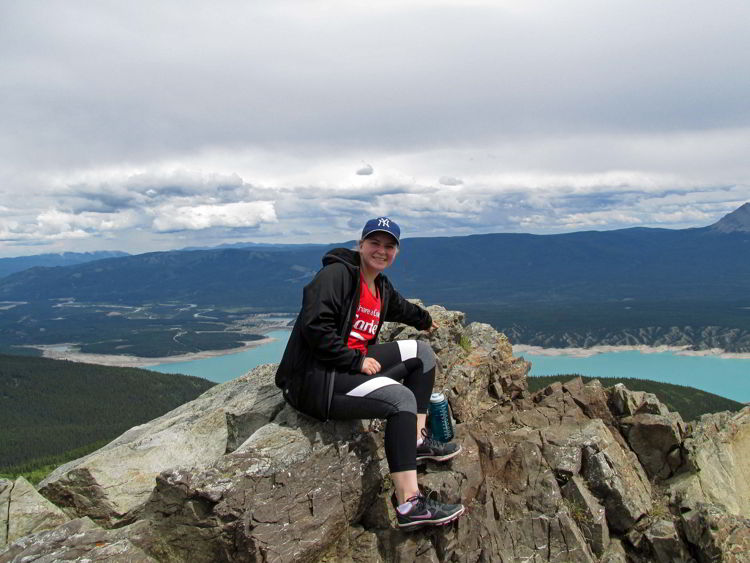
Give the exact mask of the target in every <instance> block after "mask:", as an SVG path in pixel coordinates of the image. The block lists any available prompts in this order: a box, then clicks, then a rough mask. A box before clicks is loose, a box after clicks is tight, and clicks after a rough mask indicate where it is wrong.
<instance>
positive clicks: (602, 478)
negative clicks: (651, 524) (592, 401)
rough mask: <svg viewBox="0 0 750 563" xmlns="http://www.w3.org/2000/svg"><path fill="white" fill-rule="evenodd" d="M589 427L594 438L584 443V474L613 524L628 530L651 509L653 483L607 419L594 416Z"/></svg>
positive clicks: (620, 529)
mask: <svg viewBox="0 0 750 563" xmlns="http://www.w3.org/2000/svg"><path fill="white" fill-rule="evenodd" d="M586 431H587V433H588V434H589V435H590V436H591V437H592V438H593V439H590V440H588V443H585V445H584V447H583V469H582V474H583V477H584V478H585V480H586V484H587V485H588V487H589V488H590V490H591V491H592V492H593V493H594V494H595V495H596V496H597V497H598V498H599V499H601V501H602V504H603V505H604V507H605V508H606V514H607V522H608V523H609V527H610V528H611V529H612V530H614V531H616V532H625V531H627V530H628V529H630V528H631V527H632V526H633V525H634V524H635V523H636V522H637V521H638V520H639V519H640V518H641V517H642V516H644V515H645V514H646V513H647V512H648V511H649V510H650V509H651V483H650V482H649V480H648V477H647V476H646V473H645V472H644V471H643V468H642V467H641V465H640V464H639V463H638V458H637V457H636V456H635V454H634V453H633V452H632V451H630V450H626V449H624V448H622V447H621V446H620V444H618V443H617V441H616V440H614V438H613V437H612V434H611V432H610V431H609V429H608V428H607V427H606V426H605V425H604V423H603V422H601V421H600V420H592V421H591V422H590V423H589V424H588V426H587V428H586Z"/></svg>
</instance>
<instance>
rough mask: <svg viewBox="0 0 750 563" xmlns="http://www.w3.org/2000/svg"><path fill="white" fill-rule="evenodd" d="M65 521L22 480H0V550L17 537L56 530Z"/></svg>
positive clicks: (59, 513)
mask: <svg viewBox="0 0 750 563" xmlns="http://www.w3.org/2000/svg"><path fill="white" fill-rule="evenodd" d="M68 520H69V518H68V517H67V516H66V515H65V513H64V512H63V511H62V510H60V509H59V508H58V507H57V506H55V505H54V504H52V503H51V502H50V501H48V500H47V499H46V498H44V497H43V496H42V495H40V494H39V493H38V492H37V490H36V489H35V488H34V486H33V485H32V484H31V483H29V482H28V481H27V480H26V479H24V478H23V477H18V478H17V479H16V480H15V481H8V480H5V479H1V480H0V549H2V548H4V547H5V546H6V545H7V544H9V543H12V542H14V541H15V540H17V539H18V538H21V537H23V536H27V535H29V534H33V533H36V532H40V531H42V530H50V529H52V528H56V527H57V526H59V525H60V524H64V523H65V522H67V521H68Z"/></svg>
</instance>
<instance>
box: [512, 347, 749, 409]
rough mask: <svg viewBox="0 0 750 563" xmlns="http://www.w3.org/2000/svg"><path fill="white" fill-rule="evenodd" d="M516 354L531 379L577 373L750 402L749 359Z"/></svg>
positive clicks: (633, 353)
mask: <svg viewBox="0 0 750 563" xmlns="http://www.w3.org/2000/svg"><path fill="white" fill-rule="evenodd" d="M516 355H519V354H516ZM520 355H521V356H523V357H524V358H525V359H526V360H528V361H530V362H531V375H532V376H534V375H557V374H569V373H577V374H580V375H586V376H589V377H637V378H640V379H651V380H653V381H662V382H664V383H676V384H677V385H688V386H690V387H695V388H696V389H702V390H703V391H708V392H709V393H714V394H716V395H721V396H723V397H727V398H729V399H734V400H735V401H739V402H741V403H747V402H750V360H741V359H729V358H720V357H718V356H680V355H677V354H675V353H673V352H659V353H654V354H644V353H641V352H638V351H635V350H626V351H622V352H606V353H603V354H597V355H595V356H589V357H586V358H576V357H572V356H540V355H534V354H526V353H524V354H520Z"/></svg>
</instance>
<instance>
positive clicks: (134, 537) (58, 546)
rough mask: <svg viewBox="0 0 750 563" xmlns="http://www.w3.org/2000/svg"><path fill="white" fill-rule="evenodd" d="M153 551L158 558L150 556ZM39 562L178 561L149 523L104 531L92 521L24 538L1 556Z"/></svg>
mask: <svg viewBox="0 0 750 563" xmlns="http://www.w3.org/2000/svg"><path fill="white" fill-rule="evenodd" d="M148 551H150V552H152V553H154V554H156V556H152V555H149V554H148V553H147V552H148ZM24 561H36V562H38V563H55V562H60V561H91V562H95V561H100V562H106V563H110V562H112V563H157V562H158V563H164V562H174V563H177V562H179V561H182V560H180V559H176V558H175V557H174V555H173V554H172V553H171V552H170V550H169V548H168V547H167V546H165V545H162V544H160V542H159V540H158V539H157V538H155V537H153V536H152V534H151V530H150V525H149V524H148V522H138V523H136V524H134V525H132V526H129V527H127V528H120V529H117V530H104V529H102V528H99V527H98V526H97V525H96V524H94V523H93V522H92V521H91V520H90V519H89V518H79V519H76V520H71V521H70V522H67V523H66V524H63V525H61V526H58V527H57V528H55V529H54V530H48V531H44V532H39V533H36V534H32V535H29V536H25V537H23V538H21V539H19V540H17V541H16V542H14V543H12V544H11V545H10V546H8V549H6V550H5V551H4V552H1V553H0V563H11V562H13V563H20V562H24Z"/></svg>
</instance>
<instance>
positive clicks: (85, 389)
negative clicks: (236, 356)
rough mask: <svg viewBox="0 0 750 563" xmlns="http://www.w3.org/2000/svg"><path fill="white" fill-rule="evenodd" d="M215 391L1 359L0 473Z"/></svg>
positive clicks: (190, 380)
mask: <svg viewBox="0 0 750 563" xmlns="http://www.w3.org/2000/svg"><path fill="white" fill-rule="evenodd" d="M213 385H215V384H214V383H212V382H210V381H207V380H205V379H200V378H197V377H188V376H183V375H173V374H165V373H157V372H152V371H148V370H144V369H135V368H116V367H105V366H98V365H93V364H82V363H75V362H67V361H60V360H50V359H47V358H30V357H22V356H6V355H0V473H4V472H8V471H9V470H10V469H11V468H12V466H18V465H19V464H23V463H24V462H26V461H28V460H32V459H39V458H43V457H48V456H56V455H59V454H63V453H65V452H68V451H69V450H72V449H75V448H79V447H82V446H86V445H89V444H91V443H94V442H99V441H101V440H111V439H113V438H115V437H116V436H118V435H119V434H121V433H122V432H124V431H125V430H127V429H129V428H131V427H133V426H135V425H138V424H142V423H144V422H146V421H149V420H151V419H153V418H156V417H158V416H160V415H161V414H163V413H165V412H167V411H169V410H171V409H173V408H175V407H177V406H179V405H181V404H183V403H185V402H187V401H190V400H192V399H194V398H195V397H197V396H198V395H200V394H201V393H203V392H204V391H205V390H206V389H208V388H210V387H212V386H213Z"/></svg>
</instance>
